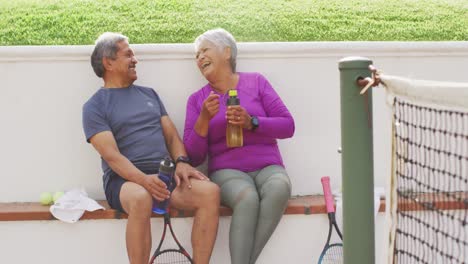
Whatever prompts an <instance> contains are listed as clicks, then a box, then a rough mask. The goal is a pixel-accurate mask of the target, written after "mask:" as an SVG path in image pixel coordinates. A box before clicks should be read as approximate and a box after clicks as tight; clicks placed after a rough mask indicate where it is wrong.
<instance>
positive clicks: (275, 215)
mask: <svg viewBox="0 0 468 264" xmlns="http://www.w3.org/2000/svg"><path fill="white" fill-rule="evenodd" d="M211 180H212V181H213V182H215V183H216V184H218V185H219V187H220V188H221V203H222V204H223V205H226V206H228V207H230V208H232V210H233V214H232V221H231V227H230V230H229V249H230V252H231V264H248V263H250V264H253V263H255V261H256V260H257V258H258V256H259V255H260V252H261V251H262V249H263V247H264V246H265V244H266V243H267V241H268V239H269V238H270V236H271V235H272V234H273V231H274V230H275V228H276V226H277V225H278V223H279V221H280V219H281V217H282V216H283V212H284V210H285V209H286V206H287V204H288V199H289V197H290V196H291V182H290V180H289V177H288V174H287V173H286V170H285V169H284V168H283V167H281V166H278V165H271V166H267V167H265V168H263V169H261V170H258V171H254V172H248V173H245V172H242V171H239V170H232V169H223V170H218V171H215V172H214V173H212V174H211Z"/></svg>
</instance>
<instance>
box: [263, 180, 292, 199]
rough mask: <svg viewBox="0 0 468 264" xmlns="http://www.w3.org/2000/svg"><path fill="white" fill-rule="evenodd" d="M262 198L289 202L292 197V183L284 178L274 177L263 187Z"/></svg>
mask: <svg viewBox="0 0 468 264" xmlns="http://www.w3.org/2000/svg"><path fill="white" fill-rule="evenodd" d="M261 196H262V198H263V197H274V198H275V200H280V201H287V200H289V198H290V197H291V183H290V182H289V180H288V179H284V178H283V177H273V178H271V179H270V180H269V181H268V182H266V183H265V184H264V185H263V186H262V188H261Z"/></svg>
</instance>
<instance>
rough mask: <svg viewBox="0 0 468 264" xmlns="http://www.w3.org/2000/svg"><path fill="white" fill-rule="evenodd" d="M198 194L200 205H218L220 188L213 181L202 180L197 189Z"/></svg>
mask: <svg viewBox="0 0 468 264" xmlns="http://www.w3.org/2000/svg"><path fill="white" fill-rule="evenodd" d="M198 195H199V197H200V201H201V204H200V206H204V205H211V206H217V207H219V204H220V190H219V187H218V185H216V184H215V183H212V182H209V181H206V182H202V184H200V188H199V190H198Z"/></svg>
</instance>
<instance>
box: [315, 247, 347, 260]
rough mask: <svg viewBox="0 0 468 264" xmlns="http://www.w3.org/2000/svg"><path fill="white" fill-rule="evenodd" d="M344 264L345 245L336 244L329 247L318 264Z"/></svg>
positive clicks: (324, 250) (325, 249)
mask: <svg viewBox="0 0 468 264" xmlns="http://www.w3.org/2000/svg"><path fill="white" fill-rule="evenodd" d="M342 263H343V244H342V243H335V244H330V245H327V246H326V247H325V248H324V249H323V251H322V254H320V258H319V261H318V264H342Z"/></svg>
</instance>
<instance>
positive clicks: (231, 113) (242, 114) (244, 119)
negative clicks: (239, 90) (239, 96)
mask: <svg viewBox="0 0 468 264" xmlns="http://www.w3.org/2000/svg"><path fill="white" fill-rule="evenodd" d="M251 119H252V117H251V116H250V115H249V113H248V112H247V110H245V108H244V107H242V106H240V105H230V106H228V108H227V111H226V120H227V122H228V123H229V124H233V125H238V126H241V127H243V128H246V129H249V130H251V129H252V123H251Z"/></svg>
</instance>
